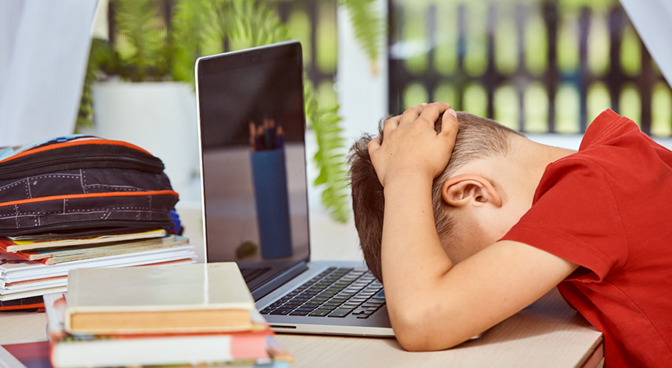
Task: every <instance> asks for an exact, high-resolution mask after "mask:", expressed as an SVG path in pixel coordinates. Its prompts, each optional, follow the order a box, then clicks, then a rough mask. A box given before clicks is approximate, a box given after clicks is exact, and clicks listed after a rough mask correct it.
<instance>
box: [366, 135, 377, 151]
mask: <svg viewBox="0 0 672 368" xmlns="http://www.w3.org/2000/svg"><path fill="white" fill-rule="evenodd" d="M366 148H367V149H368V150H369V154H371V151H375V150H377V149H378V148H380V137H376V138H374V139H372V140H370V141H369V143H367V144H366Z"/></svg>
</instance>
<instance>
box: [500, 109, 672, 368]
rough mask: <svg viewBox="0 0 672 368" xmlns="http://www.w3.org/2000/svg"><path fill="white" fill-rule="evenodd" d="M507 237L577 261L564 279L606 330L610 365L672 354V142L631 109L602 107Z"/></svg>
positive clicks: (563, 288) (658, 362)
mask: <svg viewBox="0 0 672 368" xmlns="http://www.w3.org/2000/svg"><path fill="white" fill-rule="evenodd" d="M503 239H505V240H514V241H518V242H522V243H525V244H528V245H532V246H534V247H537V248H539V249H542V250H545V251H547V252H549V253H552V254H555V255H557V256H559V257H562V258H564V259H566V260H569V261H572V262H574V263H576V264H578V265H579V266H580V267H579V268H578V269H577V270H576V271H575V272H574V273H573V274H571V275H570V276H569V277H567V278H566V279H565V280H564V281H563V282H561V283H560V285H558V289H559V290H560V292H561V293H562V295H563V296H564V297H565V299H566V300H567V301H568V302H569V303H570V304H571V305H572V306H574V308H576V309H577V310H578V311H579V312H580V313H581V314H582V315H583V316H584V317H585V318H586V319H587V320H588V321H589V322H590V323H591V324H592V325H593V326H595V327H596V328H597V329H598V330H600V331H602V333H604V341H605V367H610V368H613V367H664V366H669V365H670V364H672V152H670V151H669V150H667V149H665V148H664V147H662V146H660V145H658V144H657V143H655V142H654V141H653V140H651V139H650V138H649V137H648V136H647V135H645V134H644V133H642V132H640V130H639V128H638V127H637V125H636V124H635V123H634V122H632V121H631V120H630V119H628V118H625V117H621V116H619V115H618V114H616V113H615V112H613V111H611V110H606V111H604V112H603V113H602V114H600V116H598V117H597V118H596V119H595V120H594V121H593V123H592V124H591V125H590V127H589V128H588V130H587V131H586V134H585V136H584V137H583V140H582V142H581V147H580V148H579V151H578V152H577V153H575V154H572V155H569V156H567V157H564V158H562V159H560V160H558V161H555V162H553V163H551V164H550V165H548V166H547V167H546V171H545V173H544V175H543V177H542V178H541V181H540V183H539V186H538V187H537V190H536V192H535V195H534V201H533V205H532V208H531V209H530V210H529V211H528V212H527V213H526V214H525V215H524V216H523V217H522V218H521V220H520V221H519V222H518V223H517V224H516V225H515V226H514V227H513V228H512V229H511V230H510V231H509V232H508V233H507V234H506V235H505V236H504V238H503ZM668 293H670V294H668Z"/></svg>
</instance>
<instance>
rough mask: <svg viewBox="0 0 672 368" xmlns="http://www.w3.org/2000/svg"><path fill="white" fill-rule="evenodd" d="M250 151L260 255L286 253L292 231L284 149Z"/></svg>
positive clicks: (290, 248) (287, 252)
mask: <svg viewBox="0 0 672 368" xmlns="http://www.w3.org/2000/svg"><path fill="white" fill-rule="evenodd" d="M250 155H251V159H252V180H253V182H254V197H255V200H256V202H257V222H258V225H259V242H260V243H261V257H262V258H265V259H273V258H284V257H290V256H291V255H292V232H291V227H290V217H289V200H288V193H287V171H286V170H285V151H284V149H276V150H269V151H252V152H250Z"/></svg>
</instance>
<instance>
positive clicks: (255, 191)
mask: <svg viewBox="0 0 672 368" xmlns="http://www.w3.org/2000/svg"><path fill="white" fill-rule="evenodd" d="M197 78H198V81H197V86H198V87H197V88H198V103H199V115H200V134H201V147H202V164H203V167H202V169H203V187H204V193H203V195H204V198H205V201H204V202H205V203H204V206H205V219H204V220H205V229H206V234H205V236H206V244H207V257H208V262H222V261H238V262H243V264H244V266H245V267H249V266H254V265H255V264H256V263H260V264H275V263H285V262H287V261H298V260H307V259H308V255H309V248H308V242H309V235H308V211H307V207H308V206H307V190H306V172H305V170H306V160H305V146H304V130H305V118H304V110H303V83H302V61H301V46H300V44H299V43H298V42H290V43H284V44H280V45H275V46H272V47H261V48H256V49H249V50H245V51H240V52H234V53H228V54H222V55H217V56H212V57H207V58H202V59H199V60H198V66H197ZM292 263H293V262H292Z"/></svg>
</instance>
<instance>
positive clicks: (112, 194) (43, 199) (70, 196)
mask: <svg viewBox="0 0 672 368" xmlns="http://www.w3.org/2000/svg"><path fill="white" fill-rule="evenodd" d="M144 195H172V196H175V197H178V198H179V197H180V195H179V194H177V192H175V191H174V190H153V191H148V192H107V193H86V194H67V195H60V196H51V197H40V198H29V199H21V200H18V201H11V202H6V203H2V204H0V207H5V206H14V205H17V204H26V203H35V202H46V201H57V200H61V199H73V198H91V197H133V196H136V197H137V196H144Z"/></svg>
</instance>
